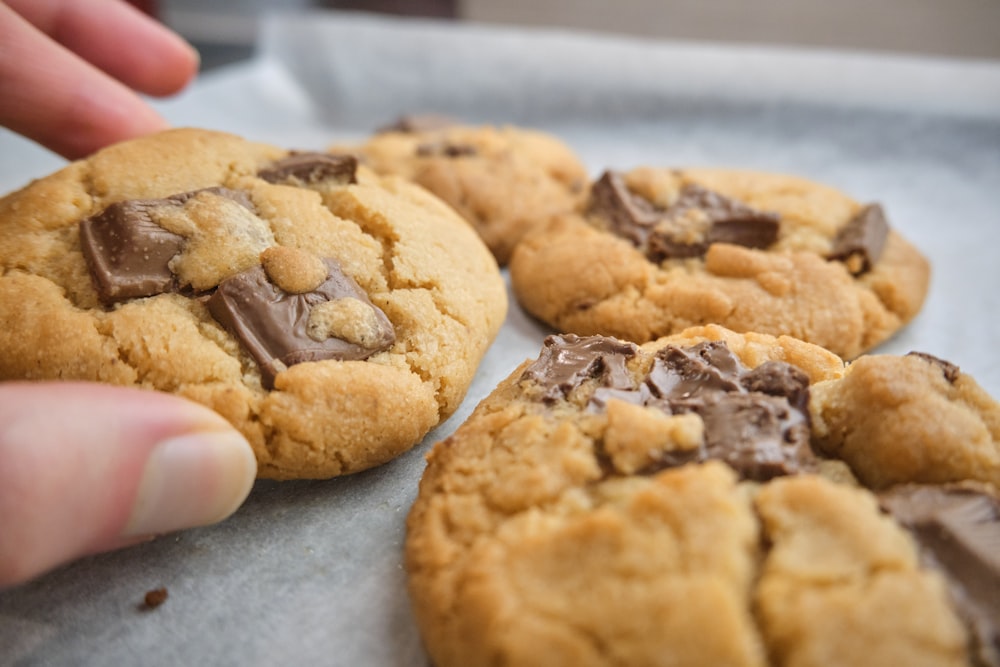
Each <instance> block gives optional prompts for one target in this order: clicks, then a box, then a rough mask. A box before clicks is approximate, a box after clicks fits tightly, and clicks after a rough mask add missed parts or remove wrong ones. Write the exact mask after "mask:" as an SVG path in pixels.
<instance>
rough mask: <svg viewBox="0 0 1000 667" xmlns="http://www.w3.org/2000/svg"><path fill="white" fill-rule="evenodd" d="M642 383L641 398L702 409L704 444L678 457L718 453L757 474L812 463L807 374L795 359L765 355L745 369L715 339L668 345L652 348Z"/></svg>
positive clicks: (676, 409) (748, 475)
mask: <svg viewBox="0 0 1000 667" xmlns="http://www.w3.org/2000/svg"><path fill="white" fill-rule="evenodd" d="M646 384H647V385H649V387H650V389H651V391H652V393H653V394H654V395H655V396H656V398H655V399H653V400H650V401H648V402H647V403H646V404H647V405H652V406H655V407H658V408H659V409H661V410H663V411H664V412H666V413H668V414H683V413H687V412H694V413H695V414H697V415H699V416H700V417H701V419H702V422H703V424H704V428H705V442H704V445H703V447H702V449H701V450H700V451H697V452H694V453H693V454H689V455H687V459H686V460H685V462H686V461H687V460H696V461H705V460H708V459H719V460H722V461H725V462H726V463H728V464H729V465H730V466H731V467H733V468H734V469H735V470H736V471H737V472H738V473H739V474H740V476H741V477H743V478H744V479H753V480H761V481H763V480H767V479H770V478H772V477H776V476H778V475H790V474H794V473H797V472H807V471H810V470H813V469H815V467H816V465H817V463H818V459H817V458H816V456H815V454H814V453H813V451H812V448H811V447H810V444H809V435H810V429H809V411H808V404H809V378H808V376H807V375H806V374H805V373H803V372H802V371H801V370H799V369H797V368H795V367H794V366H791V365H789V364H786V363H784V362H780V361H771V362H767V363H765V364H762V365H761V366H759V367H757V368H755V369H753V370H748V369H747V368H746V367H745V366H743V364H742V363H741V362H740V360H739V359H738V358H737V357H736V355H734V354H733V353H732V352H731V351H730V350H729V347H728V346H727V345H726V344H725V343H724V342H722V341H711V342H705V343H699V344H698V345H695V346H693V347H689V348H679V347H675V346H672V345H671V346H667V347H665V348H663V349H662V350H660V351H659V352H658V353H657V355H656V360H655V361H654V362H653V368H652V369H651V370H650V372H649V375H648V376H647V378H646ZM661 463H663V464H666V465H676V463H675V462H674V461H671V460H669V459H668V460H665V461H663V462H661Z"/></svg>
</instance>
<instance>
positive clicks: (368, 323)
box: [0, 129, 506, 478]
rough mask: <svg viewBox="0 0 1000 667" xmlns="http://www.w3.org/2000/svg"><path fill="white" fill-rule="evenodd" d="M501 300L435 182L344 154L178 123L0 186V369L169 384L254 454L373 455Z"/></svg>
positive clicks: (456, 374)
mask: <svg viewBox="0 0 1000 667" xmlns="http://www.w3.org/2000/svg"><path fill="white" fill-rule="evenodd" d="M505 313H506V296H505V290H504V286H503V282H502V280H501V278H500V275H499V272H498V270H497V266H496V262H495V261H494V259H493V257H492V256H491V255H490V253H489V251H488V250H487V249H486V247H485V246H484V245H483V244H482V242H481V240H480V239H479V238H478V237H477V236H476V235H475V233H473V232H472V231H471V230H470V229H469V228H468V225H467V224H466V223H465V222H464V221H463V220H462V219H461V218H459V217H458V216H457V215H455V213H454V212H453V211H452V210H451V209H450V208H449V207H448V206H446V205H445V204H443V203H442V202H441V201H440V200H438V199H436V198H435V197H433V196H432V195H430V194H428V193H427V192H425V191H424V190H422V189H421V188H419V187H417V186H414V185H412V184H409V183H407V182H405V181H403V180H402V179H398V178H392V177H386V178H382V177H378V176H375V175H374V174H372V173H371V172H369V171H366V170H364V169H360V170H359V169H357V165H356V162H355V159H354V158H353V157H350V156H330V155H327V154H311V153H289V152H288V151H286V150H283V149H279V148H276V147H273V146H268V145H264V144H259V143H252V142H249V141H245V140H243V139H241V138H238V137H235V136H232V135H228V134H223V133H218V132H208V131H201V130H193V129H185V130H175V131H169V132H164V133H161V134H157V135H154V136H150V137H147V138H143V139H139V140H135V141H131V142H127V143H122V144H119V145H115V146H112V147H110V148H107V149H105V150H102V151H100V152H98V153H96V154H94V155H93V156H91V157H90V158H88V159H86V160H82V161H79V162H74V163H72V164H70V165H69V166H67V167H66V168H64V169H62V170H61V171H59V172H57V173H55V174H53V175H51V176H49V177H47V178H43V179H41V180H38V181H35V182H34V183H31V184H30V185H28V186H27V187H25V188H23V189H22V190H20V191H18V192H14V193H11V194H10V195H8V196H7V197H5V198H4V199H2V200H0V349H2V350H3V352H4V353H3V355H2V356H0V379H5V380H10V379H29V380H43V379H66V380H70V379H72V380H94V381H100V382H108V383H112V384H118V385H129V386H137V387H143V388H148V389H155V390H160V391H165V392H171V393H175V394H178V395H181V396H184V397H187V398H190V399H194V400H196V401H199V402H201V403H203V404H205V405H208V406H210V407H211V408H213V409H215V410H216V411H218V412H219V413H220V414H222V415H223V416H225V417H226V418H227V419H228V420H229V421H230V422H232V424H233V425H234V426H235V427H236V428H238V429H239V430H240V431H242V432H243V434H244V435H245V436H246V437H247V438H248V439H249V441H250V443H251V444H252V446H253V448H254V451H255V452H256V454H257V458H258V461H259V471H260V475H261V476H263V477H271V478H296V477H330V476H334V475H339V474H344V473H350V472H354V471H357V470H361V469H364V468H367V467H370V466H373V465H376V464H379V463H382V462H385V461H387V460H389V459H391V458H392V457H394V456H396V455H398V454H400V453H401V452H403V451H405V450H407V449H408V448H410V447H412V446H413V445H414V444H415V443H417V442H419V441H420V440H421V439H422V438H423V436H424V435H425V434H426V433H427V432H428V431H429V430H430V429H431V428H432V427H434V426H435V425H436V424H438V423H439V422H441V421H442V420H443V419H444V418H445V417H447V416H448V415H450V414H451V413H452V412H453V411H454V410H455V409H456V408H457V406H458V405H459V403H460V402H461V400H462V399H463V397H464V396H465V392H466V390H467V389H468V386H469V383H470V382H471V380H472V377H473V374H474V373H475V370H476V367H477V366H478V364H479V361H480V359H481V358H482V355H483V354H484V353H485V351H486V348H487V347H488V346H489V344H490V343H491V342H492V340H493V338H494V336H495V335H496V333H497V330H498V329H499V327H500V325H501V323H502V321H503V319H504V316H505Z"/></svg>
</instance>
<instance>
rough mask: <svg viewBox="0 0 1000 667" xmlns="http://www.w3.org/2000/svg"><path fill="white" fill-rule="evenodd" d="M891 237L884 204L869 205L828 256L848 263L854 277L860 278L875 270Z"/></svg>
mask: <svg viewBox="0 0 1000 667" xmlns="http://www.w3.org/2000/svg"><path fill="white" fill-rule="evenodd" d="M888 237H889V223H887V222H886V220H885V212H884V211H883V210H882V207H881V206H880V205H878V204H869V205H868V206H865V207H864V208H863V209H861V211H859V212H858V214H857V215H856V216H854V217H853V218H852V219H851V221H850V222H848V223H847V224H846V225H844V226H843V227H841V229H840V231H839V232H837V236H836V237H835V238H834V239H833V249H832V250H831V251H830V254H829V255H828V256H827V257H828V259H834V260H837V261H841V262H844V264H846V265H847V268H848V270H849V271H850V272H851V273H852V274H854V275H856V276H859V275H861V274H863V273H867V272H868V271H871V268H872V266H874V265H875V262H877V261H878V259H879V257H881V256H882V250H883V249H884V248H885V242H886V239H887V238H888Z"/></svg>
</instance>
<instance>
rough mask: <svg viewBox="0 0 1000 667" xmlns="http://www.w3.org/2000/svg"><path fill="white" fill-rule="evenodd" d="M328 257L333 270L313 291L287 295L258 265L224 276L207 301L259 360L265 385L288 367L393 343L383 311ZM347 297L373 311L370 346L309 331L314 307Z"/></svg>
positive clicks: (362, 355) (363, 355) (364, 354)
mask: <svg viewBox="0 0 1000 667" xmlns="http://www.w3.org/2000/svg"><path fill="white" fill-rule="evenodd" d="M324 261H325V263H326V266H327V269H328V270H329V274H328V276H327V279H326V280H325V281H324V282H323V283H322V284H321V285H320V286H319V287H317V288H316V289H315V290H314V291H312V292H307V293H305V294H289V293H287V292H285V291H283V290H282V289H281V288H279V287H277V286H276V285H274V284H273V283H271V282H270V281H269V280H268V277H267V274H266V273H265V272H264V269H263V268H262V267H260V266H257V267H254V268H252V269H249V270H247V271H244V272H242V273H238V274H236V275H235V276H232V277H230V278H227V279H226V280H224V281H223V282H222V284H220V285H219V288H218V289H217V290H216V291H215V293H214V294H213V295H212V297H211V298H210V299H209V300H208V310H209V312H210V313H211V314H212V317H214V318H215V319H216V320H217V321H218V322H219V323H220V324H221V325H222V326H223V327H225V328H226V330H228V331H229V332H230V333H232V334H233V335H234V336H236V337H237V338H238V339H239V340H240V342H241V343H243V346H244V347H245V348H246V349H247V351H249V352H250V354H251V355H252V356H253V358H254V359H255V360H256V361H257V363H258V365H259V366H260V372H261V381H262V384H263V385H264V388H265V389H271V388H272V387H273V386H274V378H275V376H276V375H277V374H278V373H279V372H280V371H282V370H284V369H285V368H286V367H288V366H292V365H294V364H299V363H303V362H306V361H321V360H324V359H337V360H341V361H350V360H361V359H367V358H368V357H370V356H371V355H373V354H375V353H376V352H381V351H382V350H385V349H387V348H389V347H391V346H392V344H393V343H394V342H395V338H396V337H395V333H394V331H393V328H392V324H391V323H390V322H389V319H388V318H387V317H386V316H385V313H383V312H382V311H381V310H380V309H379V308H377V307H376V306H375V305H373V304H372V303H371V301H370V300H369V299H368V295H366V294H365V293H364V292H363V291H362V290H361V288H360V287H358V285H357V283H355V282H354V280H353V279H352V278H351V277H350V276H347V275H346V274H344V272H343V271H341V269H340V265H339V264H338V263H337V262H336V260H333V259H326V260H324ZM343 297H350V298H354V299H358V300H359V301H362V302H364V303H366V304H368V305H369V306H371V308H372V310H373V311H374V312H375V315H376V319H377V321H378V326H379V335H378V336H377V340H376V341H375V342H374V343H373V344H372V345H371V346H370V347H363V346H361V345H357V344H354V343H349V342H347V341H345V340H341V339H339V338H327V339H325V340H323V341H317V340H314V339H313V338H311V337H310V336H309V335H308V333H307V325H308V323H309V315H310V312H311V310H312V308H313V307H314V306H316V305H318V304H320V303H324V302H326V301H333V300H336V299H340V298H343Z"/></svg>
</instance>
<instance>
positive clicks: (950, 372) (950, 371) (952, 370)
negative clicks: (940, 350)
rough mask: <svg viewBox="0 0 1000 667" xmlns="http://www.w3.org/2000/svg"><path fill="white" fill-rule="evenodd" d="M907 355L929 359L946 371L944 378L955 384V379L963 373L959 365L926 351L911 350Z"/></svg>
mask: <svg viewBox="0 0 1000 667" xmlns="http://www.w3.org/2000/svg"><path fill="white" fill-rule="evenodd" d="M906 356H908V357H920V358H921V359H923V360H924V361H927V362H929V363H932V364H934V365H935V366H938V367H939V368H940V369H941V372H942V373H944V379H945V380H947V381H948V382H950V383H951V384H955V380H957V379H958V376H959V375H960V374H961V370H960V369H959V367H958V366H956V365H955V364H953V363H951V362H950V361H945V360H944V359H938V358H937V357H935V356H934V355H933V354H927V353H926V352H910V353H908V354H907V355H906Z"/></svg>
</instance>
